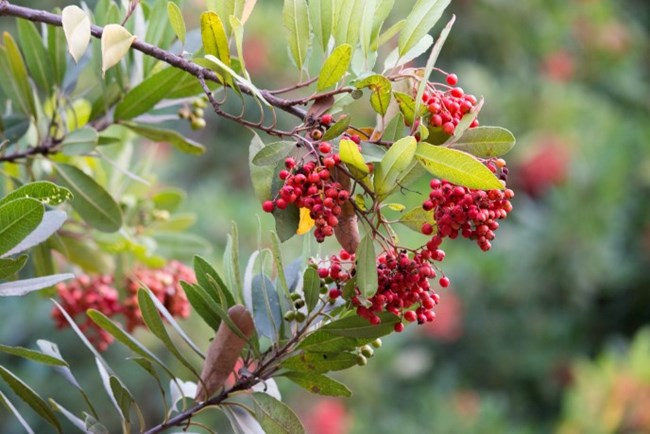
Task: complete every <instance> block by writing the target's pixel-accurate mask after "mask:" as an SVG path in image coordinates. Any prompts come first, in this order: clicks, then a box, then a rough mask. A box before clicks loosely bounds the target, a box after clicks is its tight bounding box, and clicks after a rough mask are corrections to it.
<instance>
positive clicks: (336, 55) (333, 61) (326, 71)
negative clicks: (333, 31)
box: [316, 44, 352, 91]
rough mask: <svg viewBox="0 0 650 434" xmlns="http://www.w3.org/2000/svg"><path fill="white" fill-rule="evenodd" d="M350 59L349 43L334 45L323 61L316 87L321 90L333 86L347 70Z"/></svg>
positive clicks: (350, 49)
mask: <svg viewBox="0 0 650 434" xmlns="http://www.w3.org/2000/svg"><path fill="white" fill-rule="evenodd" d="M350 60H352V46H351V45H350V44H341V45H339V46H338V47H336V48H335V49H334V50H333V51H332V54H330V56H329V57H328V58H327V59H326V60H325V62H324V63H323V67H322V68H321V70H320V73H319V75H318V83H317V84H316V88H317V89H318V90H319V91H322V90H325V89H327V88H328V87H330V86H334V85H335V84H336V83H337V82H338V81H339V80H340V79H341V78H343V76H344V75H345V73H346V72H347V71H348V68H349V67H350Z"/></svg>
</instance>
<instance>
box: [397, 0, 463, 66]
mask: <svg viewBox="0 0 650 434" xmlns="http://www.w3.org/2000/svg"><path fill="white" fill-rule="evenodd" d="M450 2H451V0H418V2H417V3H416V4H415V6H413V10H412V11H411V13H410V14H409V15H408V16H407V17H406V24H405V25H404V30H402V33H400V36H399V54H400V56H402V55H404V54H405V53H407V52H408V51H409V50H410V49H411V48H413V47H414V46H415V44H417V43H418V42H419V41H420V39H422V38H423V37H424V35H426V34H427V33H429V30H431V28H432V27H433V26H435V24H436V23H437V22H438V20H439V19H440V17H441V16H442V13H443V12H444V10H445V9H446V8H447V6H448V5H449V3H450Z"/></svg>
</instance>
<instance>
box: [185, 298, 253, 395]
mask: <svg viewBox="0 0 650 434" xmlns="http://www.w3.org/2000/svg"><path fill="white" fill-rule="evenodd" d="M228 316H229V317H230V319H231V320H232V322H233V323H234V324H235V325H236V326H237V328H239V330H240V331H241V332H242V334H243V335H244V336H246V337H247V338H250V337H251V336H252V335H253V333H254V331H255V325H254V324H253V318H252V316H251V314H250V312H248V311H247V310H246V308H245V307H244V306H242V305H240V304H238V305H235V306H233V307H231V308H230V309H228ZM244 345H246V340H244V339H242V338H241V337H240V336H238V335H237V334H236V333H235V332H233V331H232V330H231V329H230V327H229V326H228V324H226V323H225V322H222V323H221V325H220V326H219V329H218V330H217V334H216V335H215V338H214V340H213V341H212V343H211V344H210V348H208V355H207V357H206V359H205V363H204V364H203V370H202V371H201V382H199V384H198V387H197V389H196V397H195V399H196V400H197V401H205V400H207V399H208V398H210V397H211V396H212V395H214V394H215V393H216V392H217V391H219V389H221V388H222V387H223V385H224V383H225V382H226V379H227V378H228V376H229V375H230V373H231V372H232V371H233V369H234V368H235V363H237V359H238V358H239V355H240V353H241V350H242V349H243V348H244Z"/></svg>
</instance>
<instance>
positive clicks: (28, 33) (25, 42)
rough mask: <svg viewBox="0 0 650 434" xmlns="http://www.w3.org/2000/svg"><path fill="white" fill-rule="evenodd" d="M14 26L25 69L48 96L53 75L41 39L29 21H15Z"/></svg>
mask: <svg viewBox="0 0 650 434" xmlns="http://www.w3.org/2000/svg"><path fill="white" fill-rule="evenodd" d="M16 25H17V26H18V37H19V39H20V46H21V48H22V49H23V53H24V55H25V63H27V68H28V69H29V72H30V73H31V76H32V78H33V79H34V81H35V82H36V84H37V85H38V86H39V87H40V88H41V89H42V90H44V91H45V92H46V93H47V94H49V93H50V92H51V89H52V86H53V84H54V83H53V80H54V75H53V72H52V66H51V64H50V62H49V56H48V53H47V51H46V50H45V45H44V44H43V38H42V37H41V34H40V33H39V32H38V30H36V26H35V25H34V24H33V23H32V22H31V21H27V20H17V21H16Z"/></svg>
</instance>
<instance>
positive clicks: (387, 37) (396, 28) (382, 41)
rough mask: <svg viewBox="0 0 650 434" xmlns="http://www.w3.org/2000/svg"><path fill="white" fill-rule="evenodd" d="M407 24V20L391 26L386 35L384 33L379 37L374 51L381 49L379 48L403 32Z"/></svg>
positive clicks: (374, 45)
mask: <svg viewBox="0 0 650 434" xmlns="http://www.w3.org/2000/svg"><path fill="white" fill-rule="evenodd" d="M405 24H406V20H399V21H398V22H396V23H395V24H393V25H392V26H390V27H389V28H388V29H386V31H385V32H384V33H382V34H381V35H379V36H378V37H377V39H376V40H375V42H374V44H373V46H372V48H373V49H374V50H377V49H379V47H381V46H383V45H384V44H385V43H386V42H388V41H390V40H391V39H392V38H393V36H395V35H396V34H398V33H399V32H401V31H402V29H403V28H404V25H405Z"/></svg>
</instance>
